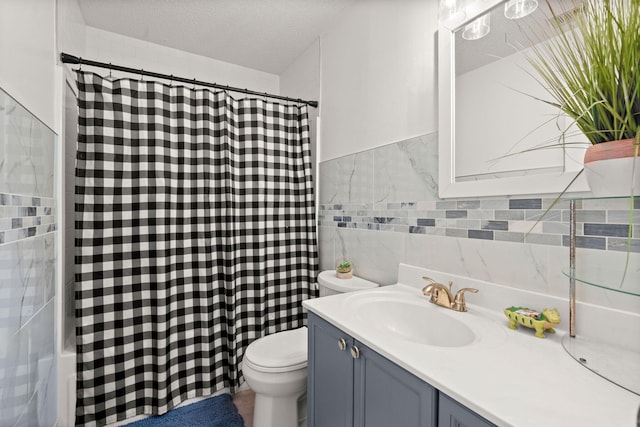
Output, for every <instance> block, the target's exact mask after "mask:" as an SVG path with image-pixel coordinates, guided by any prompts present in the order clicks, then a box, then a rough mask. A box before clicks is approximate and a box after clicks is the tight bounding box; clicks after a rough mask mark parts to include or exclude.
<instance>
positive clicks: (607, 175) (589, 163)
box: [584, 138, 640, 197]
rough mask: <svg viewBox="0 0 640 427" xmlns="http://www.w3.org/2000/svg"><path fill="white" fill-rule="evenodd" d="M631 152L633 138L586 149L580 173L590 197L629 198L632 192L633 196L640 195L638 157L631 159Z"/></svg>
mask: <svg viewBox="0 0 640 427" xmlns="http://www.w3.org/2000/svg"><path fill="white" fill-rule="evenodd" d="M634 149H635V148H634V145H633V138H630V139H622V140H620V141H609V142H603V143H600V144H595V145H592V146H591V147H589V148H588V149H587V152H586V153H585V155H584V172H585V175H586V177H587V182H588V183H589V188H590V189H591V192H592V193H593V195H594V196H596V197H616V196H630V195H631V194H632V188H633V194H634V195H638V194H640V156H639V157H634ZM634 163H635V171H634V170H633V167H634ZM632 186H633V187H632Z"/></svg>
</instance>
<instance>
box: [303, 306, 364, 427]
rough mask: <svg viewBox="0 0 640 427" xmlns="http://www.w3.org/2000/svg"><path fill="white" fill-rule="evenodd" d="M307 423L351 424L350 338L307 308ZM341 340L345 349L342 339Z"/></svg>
mask: <svg viewBox="0 0 640 427" xmlns="http://www.w3.org/2000/svg"><path fill="white" fill-rule="evenodd" d="M308 328H309V365H308V368H307V372H308V384H307V393H308V395H307V403H308V404H307V406H308V407H307V410H308V420H309V424H308V425H309V427H351V426H353V360H354V359H353V358H352V357H351V354H350V349H351V347H352V346H353V339H352V338H351V337H350V336H348V335H347V334H345V333H344V332H342V331H340V329H338V328H336V327H334V326H332V325H330V324H329V323H328V322H326V321H324V320H322V319H321V318H319V317H318V316H316V315H314V314H313V313H311V312H309V314H308ZM341 340H344V344H345V345H344V349H341V347H342V346H341V343H342V341H341Z"/></svg>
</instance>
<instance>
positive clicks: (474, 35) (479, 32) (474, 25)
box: [462, 13, 491, 40]
mask: <svg viewBox="0 0 640 427" xmlns="http://www.w3.org/2000/svg"><path fill="white" fill-rule="evenodd" d="M489 18H490V15H489V14H488V13H487V14H486V15H482V16H481V17H480V18H478V19H476V20H474V21H472V22H471V23H470V24H468V25H465V27H464V31H463V32H462V38H463V39H465V40H478V39H481V38H482V37H484V36H486V35H487V34H489V30H490V29H491V27H490V19H489Z"/></svg>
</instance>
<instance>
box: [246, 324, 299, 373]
mask: <svg viewBox="0 0 640 427" xmlns="http://www.w3.org/2000/svg"><path fill="white" fill-rule="evenodd" d="M243 363H244V364H245V365H248V366H249V367H250V368H253V369H255V370H257V371H260V372H274V373H276V372H288V371H293V370H296V369H302V368H305V367H306V366H307V327H306V326H303V327H302V328H298V329H293V330H290V331H283V332H277V333H275V334H271V335H267V336H264V337H262V338H259V339H257V340H255V341H254V342H252V343H251V344H249V346H248V347H247V350H246V351H245V352H244V360H243Z"/></svg>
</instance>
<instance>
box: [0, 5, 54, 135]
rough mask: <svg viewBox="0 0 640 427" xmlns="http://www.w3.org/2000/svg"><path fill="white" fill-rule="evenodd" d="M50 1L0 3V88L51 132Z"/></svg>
mask: <svg viewBox="0 0 640 427" xmlns="http://www.w3.org/2000/svg"><path fill="white" fill-rule="evenodd" d="M54 34H55V2H54V0H2V1H0V57H1V58H2V60H1V61H0V87H2V88H3V89H4V90H5V91H6V92H7V93H9V94H10V95H11V96H13V97H14V98H15V99H16V100H17V101H18V102H20V103H21V104H22V105H23V106H25V107H26V108H27V109H28V110H29V111H31V113H33V114H34V115H35V116H36V117H38V118H39V119H40V120H41V121H43V122H44V123H45V124H46V125H47V126H49V127H50V128H52V129H53V130H54V131H55V130H59V124H58V123H57V122H56V110H55V103H56V99H57V98H56V97H57V91H56V85H55V83H56V80H55V55H56V54H55V37H54Z"/></svg>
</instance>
